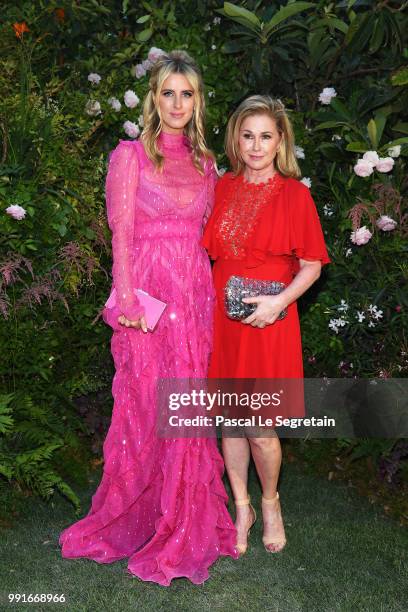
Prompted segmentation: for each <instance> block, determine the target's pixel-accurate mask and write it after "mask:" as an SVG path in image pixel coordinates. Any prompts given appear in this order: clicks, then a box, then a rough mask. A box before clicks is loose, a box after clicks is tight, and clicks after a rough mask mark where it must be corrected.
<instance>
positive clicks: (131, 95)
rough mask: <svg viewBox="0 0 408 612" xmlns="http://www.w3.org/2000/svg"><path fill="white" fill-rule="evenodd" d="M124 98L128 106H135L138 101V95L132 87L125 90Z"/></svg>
mask: <svg viewBox="0 0 408 612" xmlns="http://www.w3.org/2000/svg"><path fill="white" fill-rule="evenodd" d="M124 100H125V104H126V106H127V107H128V108H135V106H137V105H138V104H139V102H140V100H139V98H138V96H137V95H136V94H135V92H134V91H133V90H132V89H128V90H127V91H125V95H124Z"/></svg>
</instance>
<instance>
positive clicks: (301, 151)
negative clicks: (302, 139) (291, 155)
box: [295, 146, 305, 159]
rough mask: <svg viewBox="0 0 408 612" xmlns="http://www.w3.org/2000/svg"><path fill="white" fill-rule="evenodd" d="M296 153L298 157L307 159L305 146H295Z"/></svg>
mask: <svg viewBox="0 0 408 612" xmlns="http://www.w3.org/2000/svg"><path fill="white" fill-rule="evenodd" d="M295 155H296V157H297V158H298V159H305V150H304V148H303V147H298V146H295Z"/></svg>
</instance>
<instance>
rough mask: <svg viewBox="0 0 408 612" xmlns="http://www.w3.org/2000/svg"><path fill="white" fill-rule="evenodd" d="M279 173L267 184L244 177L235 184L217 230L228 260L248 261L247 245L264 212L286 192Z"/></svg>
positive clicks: (239, 177)
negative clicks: (281, 191)
mask: <svg viewBox="0 0 408 612" xmlns="http://www.w3.org/2000/svg"><path fill="white" fill-rule="evenodd" d="M283 182H284V179H283V177H282V176H281V175H280V174H279V173H278V172H277V173H276V174H274V176H273V177H271V178H270V179H268V181H266V182H265V183H248V182H247V181H245V180H244V178H243V176H242V175H241V176H238V177H236V178H235V179H232V180H231V187H230V189H228V190H227V192H226V196H225V201H224V204H223V209H222V211H221V213H220V217H219V220H218V223H217V227H216V236H217V239H218V241H219V244H220V245H221V247H222V250H223V252H224V256H225V257H227V258H228V259H244V258H245V255H246V245H247V243H248V240H249V238H250V236H251V235H252V234H253V233H254V231H255V228H256V225H257V223H258V220H259V218H260V216H261V213H262V211H263V210H264V208H265V207H266V206H267V205H268V204H270V203H271V199H272V196H274V195H276V194H277V193H278V192H279V191H280V190H281V188H282V185H283Z"/></svg>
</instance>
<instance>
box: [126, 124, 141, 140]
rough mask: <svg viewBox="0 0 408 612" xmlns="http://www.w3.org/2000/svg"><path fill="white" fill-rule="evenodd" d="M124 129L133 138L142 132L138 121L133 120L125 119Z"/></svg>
mask: <svg viewBox="0 0 408 612" xmlns="http://www.w3.org/2000/svg"><path fill="white" fill-rule="evenodd" d="M123 129H124V130H125V132H126V134H127V135H128V136H130V137H131V138H137V137H138V136H139V134H140V129H139V126H138V125H136V123H133V121H125V123H124V124H123Z"/></svg>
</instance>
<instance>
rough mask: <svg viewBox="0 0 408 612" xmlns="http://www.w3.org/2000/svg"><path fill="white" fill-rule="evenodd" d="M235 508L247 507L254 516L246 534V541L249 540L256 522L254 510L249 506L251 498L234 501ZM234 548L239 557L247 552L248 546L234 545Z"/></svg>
mask: <svg viewBox="0 0 408 612" xmlns="http://www.w3.org/2000/svg"><path fill="white" fill-rule="evenodd" d="M234 502H235V506H249V507H250V508H251V510H252V512H253V514H254V520H253V521H252V524H251V526H250V528H249V529H248V533H247V539H248V538H249V535H250V533H251V529H252V527H253V525H254V524H255V521H256V510H255V508H254V507H253V505H252V504H251V498H250V496H249V495H248V497H247V498H246V499H235V500H234ZM235 548H236V549H237V551H238V552H239V554H240V555H244V554H245V553H246V551H247V548H248V544H246V545H245V544H236V546H235Z"/></svg>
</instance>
